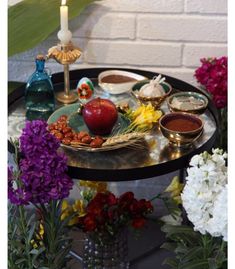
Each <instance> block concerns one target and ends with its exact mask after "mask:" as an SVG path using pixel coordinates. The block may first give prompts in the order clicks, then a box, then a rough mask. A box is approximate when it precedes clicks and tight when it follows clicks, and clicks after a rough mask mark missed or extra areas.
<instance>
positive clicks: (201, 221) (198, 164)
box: [181, 149, 227, 241]
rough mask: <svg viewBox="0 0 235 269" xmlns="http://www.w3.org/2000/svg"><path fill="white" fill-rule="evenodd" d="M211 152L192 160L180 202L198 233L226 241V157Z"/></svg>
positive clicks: (196, 156)
mask: <svg viewBox="0 0 235 269" xmlns="http://www.w3.org/2000/svg"><path fill="white" fill-rule="evenodd" d="M212 152H213V154H212V155H210V154H209V153H208V152H204V153H202V154H200V155H195V156H194V157H193V158H192V159H191V161H190V166H191V167H190V168H188V169H187V172H188V176H187V177H186V185H185V187H184V190H183V193H182V195H181V198H182V202H183V206H184V208H185V210H186V212H187V215H188V218H189V220H190V221H191V222H192V223H193V224H194V230H195V231H199V232H200V233H202V234H205V233H210V234H211V235H212V236H215V237H216V236H223V239H224V240H225V241H227V167H226V163H225V159H226V158H227V154H226V153H223V151H222V150H220V149H214V150H212Z"/></svg>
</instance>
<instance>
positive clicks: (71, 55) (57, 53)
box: [47, 42, 81, 104]
mask: <svg viewBox="0 0 235 269" xmlns="http://www.w3.org/2000/svg"><path fill="white" fill-rule="evenodd" d="M80 56H81V51H80V49H79V48H76V47H74V45H73V43H72V42H70V43H69V44H67V45H62V44H58V45H57V46H54V47H51V48H50V49H49V50H48V54H47V58H53V59H55V60H56V61H57V62H58V63H59V64H62V65H63V66H64V92H60V93H58V94H56V99H57V100H58V101H59V102H61V103H64V104H71V103H74V102H76V101H77V99H78V96H77V95H76V94H75V93H74V92H71V91H70V79H69V65H70V64H73V63H74V62H76V60H77V59H78V58H79V57H80Z"/></svg>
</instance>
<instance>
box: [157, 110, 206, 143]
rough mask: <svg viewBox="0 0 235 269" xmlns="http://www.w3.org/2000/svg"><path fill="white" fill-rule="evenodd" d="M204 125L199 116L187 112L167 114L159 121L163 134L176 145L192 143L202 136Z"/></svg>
mask: <svg viewBox="0 0 235 269" xmlns="http://www.w3.org/2000/svg"><path fill="white" fill-rule="evenodd" d="M203 125H204V124H203V121H202V120H201V119H200V118H199V117H198V116H196V115H194V114H190V113H185V112H173V113H168V114H165V115H164V116H163V117H162V118H161V119H160V121H159V126H160V130H161V132H162V134H163V136H165V137H166V138H167V139H168V140H169V142H170V144H172V145H175V146H190V145H192V143H193V142H194V141H196V140H197V139H198V138H199V137H200V136H201V134H202V132H203Z"/></svg>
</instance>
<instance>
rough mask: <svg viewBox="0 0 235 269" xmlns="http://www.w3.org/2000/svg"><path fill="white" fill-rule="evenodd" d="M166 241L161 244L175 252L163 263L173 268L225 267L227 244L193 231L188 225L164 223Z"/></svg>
mask: <svg viewBox="0 0 235 269" xmlns="http://www.w3.org/2000/svg"><path fill="white" fill-rule="evenodd" d="M162 230H163V231H164V232H165V233H166V237H167V239H168V240H167V242H166V243H164V244H163V245H162V248H165V249H167V250H169V251H173V252H174V253H175V257H174V258H167V259H166V260H165V261H164V264H168V265H169V266H170V268H173V269H226V268H227V258H226V257H227V255H226V252H227V244H226V243H225V242H224V241H223V240H222V239H221V238H216V237H212V236H210V235H208V234H206V235H202V234H200V233H199V232H195V231H194V230H193V228H192V227H190V226H184V225H181V226H172V225H164V226H163V227H162Z"/></svg>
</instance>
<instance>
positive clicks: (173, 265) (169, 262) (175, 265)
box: [163, 258, 179, 268]
mask: <svg viewBox="0 0 235 269" xmlns="http://www.w3.org/2000/svg"><path fill="white" fill-rule="evenodd" d="M163 264H166V265H169V266H171V268H178V264H179V263H178V261H177V260H176V259H174V258H166V259H165V260H164V261H163Z"/></svg>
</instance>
